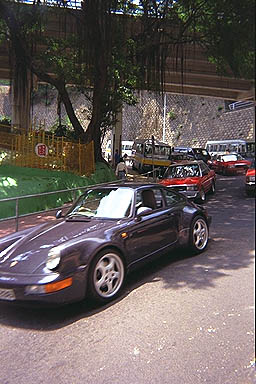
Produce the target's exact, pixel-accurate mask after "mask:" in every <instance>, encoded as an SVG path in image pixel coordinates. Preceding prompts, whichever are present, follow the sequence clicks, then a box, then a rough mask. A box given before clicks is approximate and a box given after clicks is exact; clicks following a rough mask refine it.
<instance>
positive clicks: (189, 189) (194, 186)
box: [187, 185, 198, 191]
mask: <svg viewBox="0 0 256 384" xmlns="http://www.w3.org/2000/svg"><path fill="white" fill-rule="evenodd" d="M197 190H198V187H197V185H188V186H187V191H197Z"/></svg>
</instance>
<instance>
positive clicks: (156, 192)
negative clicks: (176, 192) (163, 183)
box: [153, 189, 164, 209]
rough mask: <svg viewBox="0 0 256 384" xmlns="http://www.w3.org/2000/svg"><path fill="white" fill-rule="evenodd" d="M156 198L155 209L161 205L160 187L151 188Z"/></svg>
mask: <svg viewBox="0 0 256 384" xmlns="http://www.w3.org/2000/svg"><path fill="white" fill-rule="evenodd" d="M153 191H154V195H155V199H156V209H158V208H162V207H163V205H164V204H163V195H162V192H161V191H160V189H153Z"/></svg>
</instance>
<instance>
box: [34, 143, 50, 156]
mask: <svg viewBox="0 0 256 384" xmlns="http://www.w3.org/2000/svg"><path fill="white" fill-rule="evenodd" d="M35 153H36V155H37V156H39V157H45V156H47V155H48V147H47V145H45V144H43V143H38V144H37V145H36V146H35Z"/></svg>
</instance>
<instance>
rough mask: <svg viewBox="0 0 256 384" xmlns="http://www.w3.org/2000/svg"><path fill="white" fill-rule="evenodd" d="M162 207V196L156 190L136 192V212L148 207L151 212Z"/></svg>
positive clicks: (158, 190)
mask: <svg viewBox="0 0 256 384" xmlns="http://www.w3.org/2000/svg"><path fill="white" fill-rule="evenodd" d="M163 206H164V201H163V195H162V193H161V191H160V189H158V188H154V189H144V190H142V191H139V192H137V194H136V202H135V210H136V212H137V210H138V208H140V207H148V208H150V209H152V210H155V209H159V208H162V207H163Z"/></svg>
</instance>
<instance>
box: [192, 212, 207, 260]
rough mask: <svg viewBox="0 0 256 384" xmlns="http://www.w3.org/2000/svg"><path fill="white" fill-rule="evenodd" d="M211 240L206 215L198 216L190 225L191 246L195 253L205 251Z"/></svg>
mask: <svg viewBox="0 0 256 384" xmlns="http://www.w3.org/2000/svg"><path fill="white" fill-rule="evenodd" d="M208 240H209V229H208V224H207V222H206V220H205V218H204V217H202V216H196V217H195V218H194V219H193V221H192V223H191V227H190V238H189V247H190V249H191V250H192V252H193V253H194V254H197V253H201V252H203V251H204V250H205V249H206V247H207V245H208Z"/></svg>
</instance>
